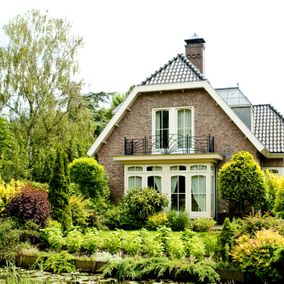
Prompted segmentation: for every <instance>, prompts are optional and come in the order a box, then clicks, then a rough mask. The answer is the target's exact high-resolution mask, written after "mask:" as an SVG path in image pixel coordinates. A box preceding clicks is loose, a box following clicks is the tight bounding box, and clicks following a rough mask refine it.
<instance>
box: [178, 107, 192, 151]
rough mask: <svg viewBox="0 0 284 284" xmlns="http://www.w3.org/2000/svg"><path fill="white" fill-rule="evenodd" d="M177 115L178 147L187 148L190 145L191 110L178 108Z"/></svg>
mask: <svg viewBox="0 0 284 284" xmlns="http://www.w3.org/2000/svg"><path fill="white" fill-rule="evenodd" d="M177 117H178V119H177V134H178V147H179V148H184V149H189V148H191V147H192V139H191V136H192V131H191V130H192V129H191V110H190V109H179V110H178V111H177Z"/></svg>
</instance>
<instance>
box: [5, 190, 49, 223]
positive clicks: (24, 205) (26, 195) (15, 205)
mask: <svg viewBox="0 0 284 284" xmlns="http://www.w3.org/2000/svg"><path fill="white" fill-rule="evenodd" d="M5 212H6V214H7V215H8V216H11V217H16V218H18V220H19V221H20V223H25V222H26V221H28V220H33V221H34V222H35V223H36V224H38V225H39V226H40V227H44V225H45V223H46V220H47V218H48V217H49V216H50V214H51V206H50V203H49V201H48V194H47V192H45V191H42V190H36V189H32V188H30V187H29V186H26V187H24V188H23V189H22V190H21V192H20V193H19V194H18V195H16V196H15V197H14V198H13V199H12V200H11V202H10V204H9V205H8V206H7V208H6V211H5Z"/></svg>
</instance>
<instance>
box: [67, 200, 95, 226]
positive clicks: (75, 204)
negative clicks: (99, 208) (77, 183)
mask: <svg viewBox="0 0 284 284" xmlns="http://www.w3.org/2000/svg"><path fill="white" fill-rule="evenodd" d="M68 205H69V208H70V211H71V218H72V225H73V226H79V227H85V226H87V225H88V224H89V223H90V218H91V217H92V216H94V214H95V213H94V210H93V209H92V202H91V201H90V199H85V198H84V197H83V196H82V195H71V196H70V197H69V199H68Z"/></svg>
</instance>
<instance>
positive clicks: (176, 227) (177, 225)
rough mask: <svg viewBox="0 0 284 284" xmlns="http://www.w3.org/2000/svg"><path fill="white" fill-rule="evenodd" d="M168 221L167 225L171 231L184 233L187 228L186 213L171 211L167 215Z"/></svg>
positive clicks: (187, 217) (187, 218)
mask: <svg viewBox="0 0 284 284" xmlns="http://www.w3.org/2000/svg"><path fill="white" fill-rule="evenodd" d="M168 219H169V223H168V225H169V227H170V228H171V229H172V230H173V231H184V230H185V229H186V228H188V227H189V223H190V219H189V216H188V214H187V213H186V212H177V211H174V210H171V211H170V212H169V214H168Z"/></svg>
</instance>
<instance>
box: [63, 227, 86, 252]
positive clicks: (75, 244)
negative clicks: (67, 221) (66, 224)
mask: <svg viewBox="0 0 284 284" xmlns="http://www.w3.org/2000/svg"><path fill="white" fill-rule="evenodd" d="M82 243H83V235H82V233H81V232H80V231H78V230H76V229H74V230H72V231H70V232H68V234H67V236H66V237H65V246H66V248H67V250H68V252H70V253H75V252H77V253H78V252H79V251H80V249H81V247H82Z"/></svg>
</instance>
